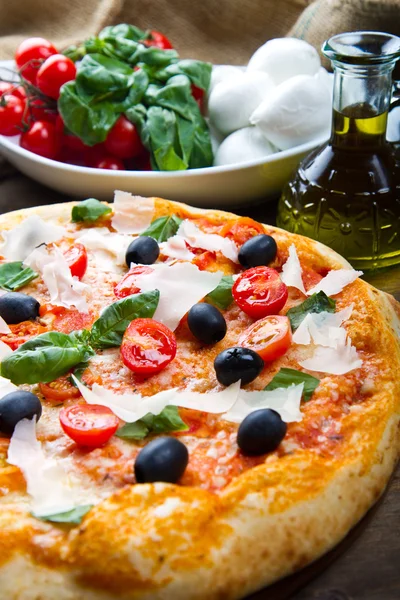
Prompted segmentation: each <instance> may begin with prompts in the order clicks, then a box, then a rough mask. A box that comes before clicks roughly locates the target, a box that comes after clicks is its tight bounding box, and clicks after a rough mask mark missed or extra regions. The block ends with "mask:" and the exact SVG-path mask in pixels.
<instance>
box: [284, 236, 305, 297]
mask: <svg viewBox="0 0 400 600" xmlns="http://www.w3.org/2000/svg"><path fill="white" fill-rule="evenodd" d="M301 275H302V269H301V265H300V261H299V257H298V255H297V250H296V246H295V245H294V244H292V245H291V246H290V247H289V258H288V259H287V261H286V262H285V264H284V265H283V266H282V273H281V279H282V281H283V283H284V284H285V285H287V286H291V287H295V288H297V289H298V290H300V291H301V292H303V294H305V293H306V290H305V288H304V283H303V279H302V276H301Z"/></svg>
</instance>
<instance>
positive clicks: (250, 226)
mask: <svg viewBox="0 0 400 600" xmlns="http://www.w3.org/2000/svg"><path fill="white" fill-rule="evenodd" d="M260 233H265V230H264V227H263V226H262V225H261V223H257V221H254V219H250V217H240V219H237V220H236V221H234V222H233V223H232V221H231V222H228V223H226V225H224V226H223V228H222V229H221V231H220V235H222V236H223V237H228V238H231V239H232V240H233V241H234V242H235V244H237V245H238V246H242V245H243V244H244V243H245V242H247V240H249V239H251V238H252V237H254V236H255V235H260Z"/></svg>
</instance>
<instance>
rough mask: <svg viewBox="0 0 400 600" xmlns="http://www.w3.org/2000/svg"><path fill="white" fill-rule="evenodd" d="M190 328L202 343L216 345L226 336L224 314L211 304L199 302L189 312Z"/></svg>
mask: <svg viewBox="0 0 400 600" xmlns="http://www.w3.org/2000/svg"><path fill="white" fill-rule="evenodd" d="M188 326H189V329H190V331H191V332H192V333H193V335H194V337H196V338H197V339H198V340H200V342H203V343H204V344H215V343H216V342H219V341H220V340H222V339H223V338H224V337H225V335H226V321H225V319H224V316H223V315H222V313H221V312H220V311H219V310H218V308H216V307H215V306H212V305H211V304H207V303H206V302H199V303H198V304H195V305H194V306H192V308H191V309H190V310H189V312H188Z"/></svg>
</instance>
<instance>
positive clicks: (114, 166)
mask: <svg viewBox="0 0 400 600" xmlns="http://www.w3.org/2000/svg"><path fill="white" fill-rule="evenodd" d="M93 167H94V168H95V169H110V170H111V171H124V169H125V165H124V163H123V162H122V160H121V159H120V158H117V157H116V156H103V157H102V158H100V159H99V160H97V161H95V162H94V164H93Z"/></svg>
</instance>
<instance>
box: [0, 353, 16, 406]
mask: <svg viewBox="0 0 400 600" xmlns="http://www.w3.org/2000/svg"><path fill="white" fill-rule="evenodd" d="M4 345H5V346H6V345H7V344H4ZM7 347H8V346H7ZM8 349H10V348H8ZM2 358H4V357H2ZM17 389H18V387H17V386H16V385H14V384H13V383H11V381H10V380H9V379H6V378H5V377H1V376H0V398H3V396H6V395H7V394H11V392H15V391H16V390H17Z"/></svg>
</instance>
